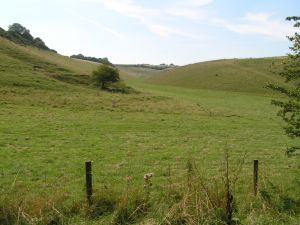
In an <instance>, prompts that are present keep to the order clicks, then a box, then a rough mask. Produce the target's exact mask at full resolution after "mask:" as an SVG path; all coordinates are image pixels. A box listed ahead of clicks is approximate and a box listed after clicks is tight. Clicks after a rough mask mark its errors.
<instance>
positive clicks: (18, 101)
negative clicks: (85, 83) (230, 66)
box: [0, 84, 299, 224]
mask: <svg viewBox="0 0 300 225" xmlns="http://www.w3.org/2000/svg"><path fill="white" fill-rule="evenodd" d="M140 85H141V88H143V89H144V90H147V87H145V86H143V84H140ZM136 88H139V84H136ZM150 91H152V92H153V93H156V94H155V95H150V94H138V95H129V96H128V95H118V94H108V93H104V92H98V91H96V90H95V91H94V90H87V89H80V88H79V89H78V90H73V91H72V92H70V91H68V92H64V91H55V92H53V91H48V92H47V91H38V90H32V89H27V88H24V89H21V88H18V89H15V90H14V89H10V90H5V91H4V90H2V95H1V112H0V121H1V122H0V132H1V134H2V135H1V139H0V148H1V152H0V154H1V156H0V158H1V174H2V175H1V193H2V196H4V195H7V194H8V193H9V194H8V196H15V197H13V198H16V199H23V198H25V199H23V200H24V201H25V200H26V199H27V200H30V199H36V198H38V199H39V198H42V199H43V198H45V199H48V198H50V199H51V197H50V196H57V198H59V199H61V198H62V199H63V202H62V203H59V204H58V203H57V204H58V205H60V204H62V205H68V204H71V205H72V202H73V203H74V202H78V201H79V202H80V201H82V200H83V199H84V189H83V187H84V162H85V161H86V160H93V162H94V163H93V165H94V166H93V171H94V183H95V188H96V189H98V190H102V191H103V190H106V188H108V189H109V190H114V191H116V192H119V193H122V192H124V191H125V190H126V187H127V180H128V179H130V180H131V182H132V183H133V184H132V185H133V187H139V188H138V189H139V190H143V182H144V181H143V175H144V174H145V173H148V172H153V173H154V174H155V177H154V178H153V183H154V186H153V195H154V196H153V198H154V200H153V201H154V202H156V203H155V204H158V202H157V201H159V199H160V197H159V196H161V195H162V194H163V193H164V191H166V186H167V184H168V182H169V179H170V178H169V177H168V176H167V174H168V170H170V171H171V174H172V182H173V183H175V184H178V185H179V184H181V183H182V182H183V183H184V182H185V181H182V178H183V177H185V176H186V175H185V174H186V169H185V168H186V162H187V160H188V159H193V160H194V161H195V163H196V164H197V165H199V166H200V167H201V168H202V169H203V171H205V174H206V176H212V177H213V176H217V175H219V174H220V171H222V168H223V167H222V162H223V151H224V149H225V148H228V149H230V151H231V155H232V160H233V166H236V165H237V164H238V162H239V161H238V160H239V159H240V158H241V156H242V155H243V154H244V153H245V152H247V157H246V159H245V165H244V170H243V171H242V174H241V177H242V178H241V182H240V183H239V185H238V194H239V195H240V196H241V197H240V198H244V197H242V196H244V195H245V194H246V195H247V193H251V181H252V177H251V174H252V160H253V159H259V160H260V162H261V173H262V174H264V176H266V177H267V178H268V179H269V180H270V181H271V182H273V183H275V185H277V186H279V187H282V188H284V190H286V191H287V193H288V195H291V196H296V194H297V191H296V190H297V186H295V178H296V179H298V180H299V158H296V157H292V158H287V157H286V156H285V155H284V149H285V148H286V145H290V144H292V143H291V142H290V140H289V139H287V138H286V136H285V135H284V134H283V131H282V129H281V125H282V124H281V121H280V120H279V118H277V117H276V115H275V113H274V112H275V108H274V107H273V106H271V105H270V104H269V102H270V97H265V96H253V95H243V94H238V93H226V92H215V91H203V90H197V91H196V90H187V89H177V88H165V87H164V88H160V87H151V86H150V87H148V92H150ZM221 173H222V172H221ZM155 199H156V200H155ZM70 202H71V203H70ZM161 210H167V208H166V209H161ZM160 214H162V212H156V209H155V208H153V209H151V212H150V213H148V216H147V217H149V218H154V219H156V217H158V215H160ZM147 217H146V218H147ZM105 218H106V217H105ZM102 219H103V218H102ZM102 219H100V221H102ZM80 220H81V219H80V218H79V219H78V221H80ZM107 220H110V217H108V219H107ZM96 221H97V220H96ZM105 221H106V220H104V222H103V224H107V223H108V222H107V221H106V222H105ZM284 223H288V221H285V222H284ZM253 224H256V223H253ZM257 224H259V223H257ZM278 224H280V223H278ZM291 224H293V223H291Z"/></svg>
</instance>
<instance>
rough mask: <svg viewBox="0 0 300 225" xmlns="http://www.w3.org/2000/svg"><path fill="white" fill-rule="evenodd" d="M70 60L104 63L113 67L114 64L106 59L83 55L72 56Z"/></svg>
mask: <svg viewBox="0 0 300 225" xmlns="http://www.w3.org/2000/svg"><path fill="white" fill-rule="evenodd" d="M70 58H74V59H81V60H87V61H91V62H96V63H102V64H105V65H109V66H113V64H112V63H111V62H110V61H109V60H108V58H106V57H104V58H96V57H91V56H84V55H82V54H78V55H71V56H70Z"/></svg>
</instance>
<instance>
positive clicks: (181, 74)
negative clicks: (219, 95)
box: [147, 57, 287, 93]
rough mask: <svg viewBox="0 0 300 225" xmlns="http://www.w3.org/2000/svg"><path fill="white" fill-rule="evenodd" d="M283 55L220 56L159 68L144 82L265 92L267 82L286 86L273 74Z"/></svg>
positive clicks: (279, 66)
mask: <svg viewBox="0 0 300 225" xmlns="http://www.w3.org/2000/svg"><path fill="white" fill-rule="evenodd" d="M282 60H283V57H270V58H249V59H224V60H214V61H207V62H201V63H196V64H191V65H186V66H182V67H178V68H175V69H172V70H166V71H162V72H160V73H158V74H156V76H152V77H150V78H149V79H148V81H147V82H148V83H152V84H161V85H170V86H178V87H186V88H200V89H213V90H229V91H238V92H252V93H265V92H269V90H267V89H266V88H265V86H266V85H267V84H268V83H274V84H280V85H287V84H285V82H284V80H283V79H282V78H281V77H280V76H278V75H276V72H278V71H279V70H280V68H281V64H282Z"/></svg>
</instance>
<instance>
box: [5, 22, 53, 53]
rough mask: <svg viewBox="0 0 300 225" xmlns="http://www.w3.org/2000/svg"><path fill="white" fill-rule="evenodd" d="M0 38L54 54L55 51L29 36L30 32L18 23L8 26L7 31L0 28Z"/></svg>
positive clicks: (40, 40)
mask: <svg viewBox="0 0 300 225" xmlns="http://www.w3.org/2000/svg"><path fill="white" fill-rule="evenodd" d="M0 36H1V37H4V38H6V39H9V40H10V41H13V42H15V43H18V44H23V45H30V46H34V47H37V48H40V49H44V50H48V51H53V52H56V51H55V50H53V49H50V48H48V47H47V45H46V44H45V42H44V41H43V40H42V39H41V38H39V37H37V38H34V37H33V36H32V35H31V34H30V30H29V29H27V28H26V27H24V26H22V25H21V24H19V23H14V24H12V25H10V26H9V27H8V30H7V31H5V30H4V29H2V28H0Z"/></svg>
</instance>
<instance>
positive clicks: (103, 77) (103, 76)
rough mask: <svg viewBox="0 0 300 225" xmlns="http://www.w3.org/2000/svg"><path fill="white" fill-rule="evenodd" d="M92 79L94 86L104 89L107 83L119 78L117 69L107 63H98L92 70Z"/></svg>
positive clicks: (114, 81) (116, 80)
mask: <svg viewBox="0 0 300 225" xmlns="http://www.w3.org/2000/svg"><path fill="white" fill-rule="evenodd" d="M93 79H94V81H95V84H96V86H98V87H101V88H102V89H106V88H107V84H108V83H116V82H118V81H119V80H120V74H119V70H118V69H116V68H113V67H110V66H108V65H100V66H99V67H98V68H97V69H96V70H95V71H93Z"/></svg>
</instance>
